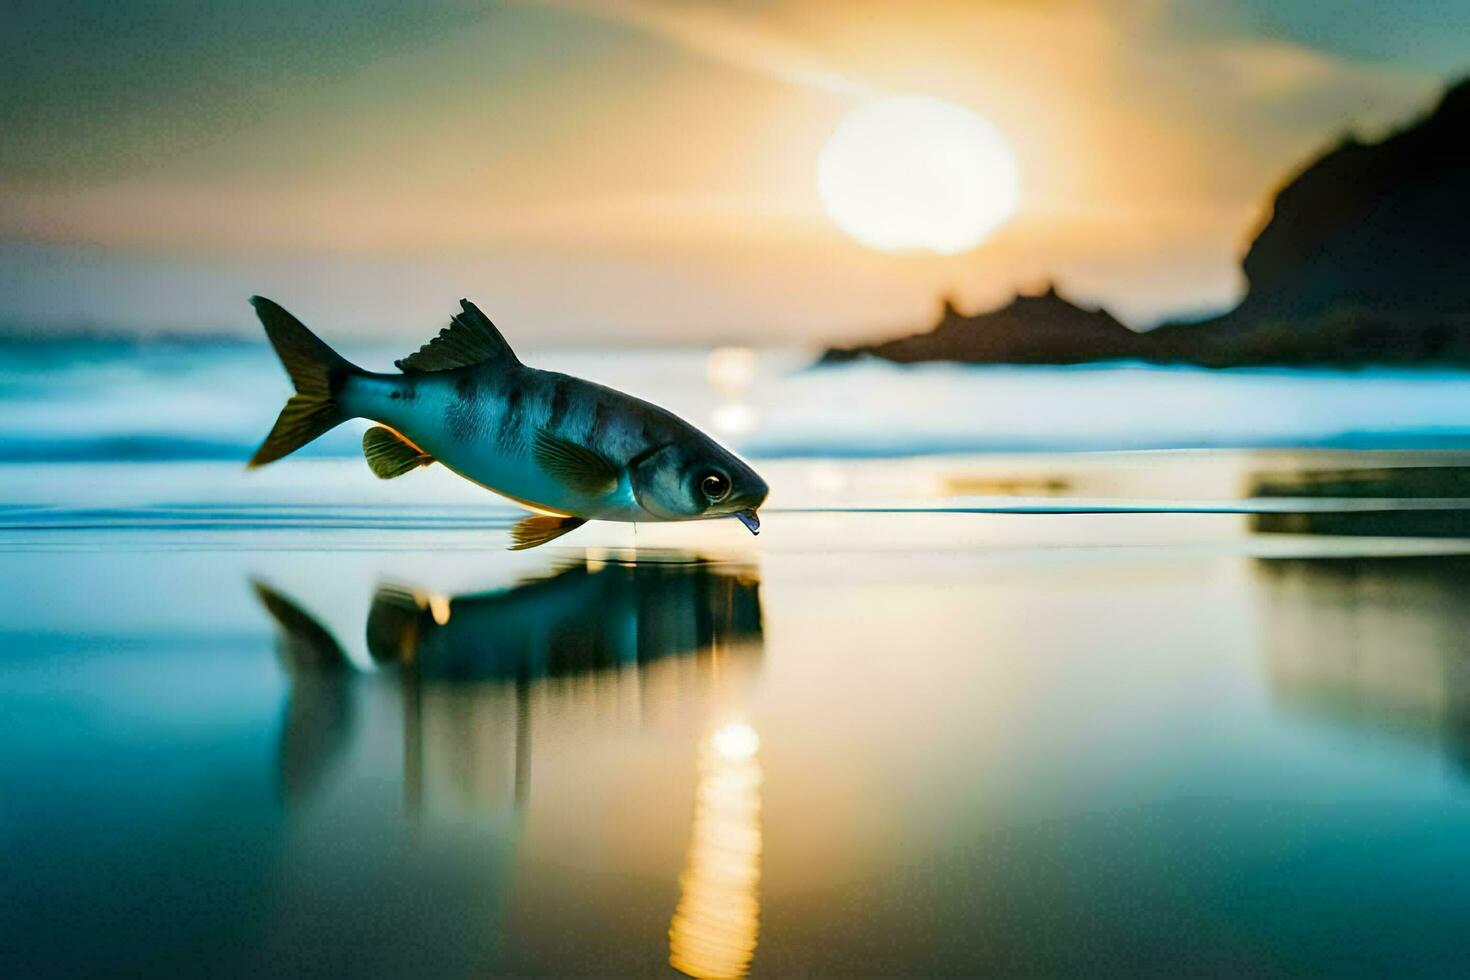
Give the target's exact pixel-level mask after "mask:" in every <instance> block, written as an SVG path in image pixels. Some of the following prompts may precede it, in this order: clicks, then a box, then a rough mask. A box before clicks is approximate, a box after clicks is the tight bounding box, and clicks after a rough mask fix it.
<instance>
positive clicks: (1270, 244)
mask: <svg viewBox="0 0 1470 980" xmlns="http://www.w3.org/2000/svg"><path fill="white" fill-rule="evenodd" d="M1241 265H1242V270H1243V272H1244V274H1245V278H1246V282H1247V283H1248V288H1247V291H1246V294H1245V297H1244V298H1243V299H1242V300H1241V302H1240V305H1238V306H1237V307H1236V308H1235V309H1233V310H1231V311H1230V312H1228V313H1225V314H1223V315H1221V316H1217V317H1214V318H1212V319H1208V320H1202V321H1198V322H1192V323H1172V324H1165V325H1163V326H1160V327H1156V328H1155V329H1153V330H1149V331H1147V332H1136V331H1134V330H1131V329H1129V328H1128V327H1126V326H1124V325H1123V324H1122V323H1120V322H1119V321H1118V320H1117V319H1115V318H1114V317H1113V316H1112V315H1111V314H1109V313H1108V312H1107V311H1105V310H1088V309H1084V308H1082V307H1079V306H1077V305H1075V304H1074V303H1071V302H1069V301H1068V300H1067V299H1065V298H1063V297H1062V296H1060V295H1059V294H1058V293H1057V292H1056V290H1055V288H1054V287H1053V288H1048V289H1047V290H1046V291H1045V292H1044V293H1041V294H1040V295H1018V296H1017V297H1016V298H1015V299H1013V300H1012V301H1011V302H1010V303H1009V304H1008V305H1006V306H1003V307H1001V308H999V309H995V310H991V311H988V312H985V313H979V314H975V315H970V316H967V315H965V314H962V313H960V312H959V311H958V310H956V309H955V308H954V306H953V304H952V303H950V302H949V301H946V302H945V305H944V313H943V316H942V317H941V319H940V321H939V323H938V324H937V325H936V326H935V327H934V328H933V329H932V330H930V331H929V332H927V333H921V334H915V335H912V336H905V337H899V338H896V339H893V340H887V341H883V342H880V343H874V344H867V345H860V346H856V347H846V348H843V347H834V348H832V349H830V350H828V351H827V352H826V353H825V354H823V355H822V358H821V363H825V364H832V363H840V362H844V361H849V360H853V359H855V358H858V357H861V356H865V355H866V356H872V357H878V358H882V359H885V360H889V361H897V362H900V363H909V362H915V361H959V362H967V363H976V364H1076V363H1081V362H1087V361H1103V360H1118V359H1136V360H1144V361H1154V362H1159V363H1187V364H1198V365H1204V366H1208V367H1233V366H1247V365H1271V364H1280V365H1358V364H1461V365H1463V364H1470V79H1465V80H1462V81H1461V82H1459V83H1457V84H1456V85H1454V86H1452V87H1451V88H1450V89H1448V90H1447V91H1446V93H1445V94H1444V97H1443V98H1442V99H1441V100H1440V103H1439V105H1438V106H1437V107H1436V108H1435V109H1434V110H1433V111H1432V112H1430V113H1429V114H1428V115H1426V116H1424V117H1423V118H1421V119H1419V120H1417V121H1415V122H1413V123H1411V124H1410V125H1408V126H1407V127H1405V128H1404V129H1401V130H1399V131H1398V132H1395V133H1393V134H1392V135H1390V136H1388V137H1386V138H1385V139H1383V140H1381V141H1380V142H1377V143H1364V142H1361V141H1360V140H1359V139H1357V138H1356V137H1353V136H1348V137H1346V138H1344V139H1343V140H1341V141H1340V142H1339V143H1338V144H1337V145H1336V146H1335V147H1333V148H1332V149H1331V150H1329V151H1328V152H1327V153H1326V154H1324V155H1323V156H1321V157H1320V158H1318V159H1317V160H1315V161H1313V162H1312V163H1310V164H1309V165H1308V166H1307V167H1306V168H1305V169H1303V170H1302V171H1301V172H1300V173H1299V174H1297V175H1296V176H1295V177H1293V178H1291V179H1290V180H1289V181H1287V183H1286V184H1285V186H1283V187H1282V188H1281V190H1280V191H1278V192H1277V194H1276V199H1275V201H1274V202H1273V205H1272V210H1271V217H1270V220H1269V221H1267V223H1266V224H1265V226H1264V227H1263V228H1262V229H1261V231H1260V233H1259V234H1258V235H1257V236H1256V238H1255V240H1254V241H1253V242H1252V243H1251V245H1250V248H1249V249H1248V250H1247V252H1246V254H1245V258H1244V259H1243V261H1242V263H1241Z"/></svg>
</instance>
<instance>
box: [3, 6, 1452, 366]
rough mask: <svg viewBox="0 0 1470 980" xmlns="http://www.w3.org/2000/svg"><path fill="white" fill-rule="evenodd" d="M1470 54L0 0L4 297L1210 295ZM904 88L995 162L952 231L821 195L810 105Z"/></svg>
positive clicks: (813, 340) (1109, 28) (728, 332)
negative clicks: (1005, 154) (910, 226)
mask: <svg viewBox="0 0 1470 980" xmlns="http://www.w3.org/2000/svg"><path fill="white" fill-rule="evenodd" d="M1467 72H1470V3H1466V2H1465V0H1395V2H1394V3H1392V4H1386V3H1383V2H1381V0H1337V2H1335V3H1322V2H1312V0H1298V2H1293V0H969V2H954V0H949V2H939V0H903V2H897V0H893V2H877V0H787V2H775V0H725V2H719V3H715V2H705V0H514V2H499V3H475V2H469V0H455V2H437V0H426V2H420V3H413V4H408V3H390V2H385V0H352V2H348V0H319V2H317V3H315V4H312V5H309V8H308V6H307V5H301V4H298V3H295V2H288V0H260V2H255V3H248V4H247V3H211V4H199V3H194V2H189V0H159V2H116V0H113V2H106V0H52V2H48V3H45V4H38V3H31V2H26V0H0V131H3V132H4V133H5V137H4V138H3V139H0V324H5V325H9V326H11V327H12V328H21V329H25V330H30V331H42V332H66V331H71V330H77V329H106V330H123V331H136V332H140V333H143V334H151V333H157V332H161V331H171V332H173V331H189V332H193V331H201V332H224V333H244V332H246V331H249V330H253V327H252V323H253V321H252V318H251V313H250V309H249V307H248V306H247V305H246V298H247V297H248V296H250V295H251V294H254V293H261V294H265V295H269V296H271V297H273V298H275V299H277V300H279V301H280V302H282V303H283V304H285V305H286V306H288V307H289V308H291V309H293V310H294V311H295V312H297V314H298V315H299V316H301V318H302V319H303V320H305V321H306V322H307V323H309V324H312V325H313V326H316V327H318V328H319V329H320V330H321V332H323V333H332V334H341V333H347V334H351V335H352V336H354V337H361V338H363V339H373V340H378V339H381V340H388V339H392V340H398V339H402V340H404V341H405V342H406V343H409V344H410V345H411V346H412V345H416V344H417V343H419V342H421V341H422V340H423V339H425V338H426V337H427V336H430V335H432V334H433V333H434V332H435V331H437V329H438V327H439V326H440V325H441V324H442V322H443V321H445V320H446V318H447V316H448V315H449V313H451V312H452V311H453V310H454V309H455V308H456V305H457V300H458V299H459V298H460V297H461V296H468V297H471V298H473V299H475V300H476V301H477V302H478V303H479V304H480V305H481V306H482V307H483V308H484V309H485V310H486V311H487V312H488V313H490V315H491V316H492V318H494V319H495V320H496V321H497V322H498V323H499V324H500V325H501V327H502V329H504V330H505V331H506V333H507V335H508V336H510V337H511V338H512V342H513V343H519V344H524V345H526V346H555V345H564V344H565V345H570V344H623V343H629V344H707V343H731V342H737V343H755V344H807V345H816V344H820V343H823V342H826V341H850V340H854V339H858V338H864V337H871V336H875V335H883V334H886V333H891V332H893V331H895V330H909V329H918V328H921V327H923V326H925V325H926V324H927V322H928V321H930V320H931V319H932V317H933V316H934V313H935V311H936V309H937V307H938V302H939V298H940V297H941V296H942V295H952V296H954V297H956V299H957V300H958V302H959V305H960V306H961V307H962V308H969V309H979V308H983V307H986V306H990V305H994V304H996V303H998V302H1000V301H1002V300H1004V299H1006V298H1008V297H1009V296H1010V295H1011V294H1012V293H1013V292H1014V291H1015V290H1017V289H1023V290H1034V289H1036V288H1039V287H1040V286H1041V285H1043V284H1044V283H1046V282H1048V281H1055V282H1056V283H1057V284H1058V285H1059V287H1060V288H1061V289H1062V291H1063V292H1064V293H1065V294H1068V295H1070V296H1072V297H1074V298H1076V299H1078V300H1079V301H1082V302H1085V303H1088V304H1102V305H1105V306H1106V307H1107V308H1109V309H1111V310H1112V311H1113V312H1115V313H1116V314H1117V315H1119V316H1120V317H1121V318H1123V319H1124V320H1125V321H1126V322H1129V323H1131V324H1133V325H1135V326H1139V327H1144V326H1148V325H1151V324H1154V323H1157V322H1159V321H1160V320H1162V319H1166V318H1170V317H1183V316H1190V315H1195V314H1201V313H1204V312H1208V311H1212V310H1216V309H1220V308H1223V307H1226V306H1229V305H1230V304H1231V303H1233V302H1234V300H1235V299H1236V298H1237V297H1238V295H1239V293H1240V290H1241V288H1242V282H1241V280H1240V277H1239V272H1238V262H1239V257H1240V254H1241V253H1242V251H1243V249H1244V247H1245V245H1246V244H1247V243H1248V241H1249V239H1250V236H1251V234H1252V232H1253V230H1254V229H1255V228H1256V227H1258V226H1259V225H1260V223H1261V222H1262V221H1263V220H1264V217H1265V216H1266V214H1267V211H1266V209H1267V207H1268V203H1269V198H1270V194H1271V191H1272V190H1273V188H1275V187H1277V186H1279V185H1280V184H1281V182H1282V181H1283V180H1285V179H1287V178H1288V177H1289V176H1290V175H1291V174H1292V173H1293V172H1294V171H1295V170H1297V169H1299V168H1300V167H1301V166H1303V165H1304V164H1305V163H1306V162H1308V161H1309V160H1310V159H1311V158H1312V156H1313V155H1314V154H1316V153H1319V152H1321V151H1322V150H1323V149H1324V148H1326V147H1327V146H1329V145H1331V143H1332V142H1333V141H1334V140H1336V139H1337V138H1339V137H1340V136H1341V135H1342V134H1344V133H1346V132H1349V131H1356V132H1359V133H1362V134H1365V135H1369V136H1372V135H1373V134H1376V133H1382V132H1384V131H1386V130H1387V129H1389V128H1391V127H1392V126H1394V125H1397V124H1402V123H1403V122H1406V121H1408V120H1410V119H1412V118H1413V117H1414V116H1416V115H1418V114H1420V113H1422V112H1424V111H1426V110H1427V109H1428V108H1430V107H1431V106H1432V105H1433V102H1434V100H1435V99H1436V97H1437V95H1438V93H1439V92H1440V91H1441V90H1442V89H1443V87H1444V85H1445V84H1446V82H1449V81H1453V80H1455V79H1457V78H1459V77H1461V75H1462V74H1464V73H1467ZM891 95H926V96H933V97H937V98H942V99H946V100H950V101H952V102H954V103H957V104H959V105H962V106H964V107H967V108H968V109H970V110H972V111H974V112H976V113H978V114H979V115H981V116H982V117H984V118H985V119H987V120H988V121H989V122H990V123H991V124H992V125H993V126H994V128H995V129H996V130H997V131H998V132H999V133H1000V134H1001V135H1002V137H1003V138H1004V140H1005V142H1006V143H1007V144H1009V146H1010V147H1011V150H1012V152H1013V153H1014V155H1015V157H1016V161H1017V165H1018V171H1019V183H1020V201H1019V206H1018V209H1017V211H1016V213H1015V214H1014V216H1013V217H1012V218H1011V219H1010V220H1009V221H1008V222H1007V223H1006V224H1004V225H1003V226H1002V227H1001V228H1000V229H999V230H998V231H997V232H996V233H995V234H994V235H992V236H991V237H990V238H989V239H988V240H986V241H985V242H984V243H982V244H981V245H979V246H978V247H976V248H974V249H972V250H969V251H966V252H964V253H962V254H958V255H935V254H927V253H903V254H891V253H885V252H881V251H876V250H874V249H872V248H869V247H867V246H864V245H862V244H859V243H858V242H857V241H854V240H853V239H851V238H849V237H848V236H847V235H846V234H845V233H844V232H843V231H842V230H841V229H840V228H839V227H838V226H837V225H836V224H834V222H833V221H832V220H831V219H830V218H829V217H828V215H827V214H826V213H825V212H824V210H823V208H822V203H821V201H820V199H819V195H818V192H817V187H816V176H815V175H816V169H817V159H818V155H819V153H820V152H821V149H822V147H823V145H824V143H825V142H826V141H827V139H828V138H829V137H830V136H831V134H832V133H833V131H834V130H835V129H836V127H837V126H838V124H839V123H840V122H841V121H842V119H843V118H844V116H845V115H846V114H847V113H849V112H851V111H852V110H853V109H854V108H856V107H858V106H860V105H863V104H864V103H866V102H869V101H871V100H873V99H877V98H882V97H885V96H891Z"/></svg>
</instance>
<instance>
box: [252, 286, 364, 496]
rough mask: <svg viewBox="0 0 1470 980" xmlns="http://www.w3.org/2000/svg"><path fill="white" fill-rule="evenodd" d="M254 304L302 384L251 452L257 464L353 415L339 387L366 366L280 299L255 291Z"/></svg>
mask: <svg viewBox="0 0 1470 980" xmlns="http://www.w3.org/2000/svg"><path fill="white" fill-rule="evenodd" d="M250 305H251V306H254V307H255V314H256V316H258V317H260V322H261V325H262V326H264V327H265V335H266V337H267V338H269V340H270V342H271V346H272V347H274V348H275V351H276V356H277V357H279V358H280V359H281V366H282V367H284V368H285V369H286V373H287V374H289V375H290V376H291V383H292V384H293V385H295V386H296V394H294V395H292V396H291V397H290V399H288V400H287V402H286V407H285V408H283V409H281V414H280V415H279V416H278V417H277V418H276V424H275V425H274V426H272V428H271V431H270V434H269V435H267V436H266V437H265V442H263V443H261V444H260V448H259V449H257V450H256V451H255V455H254V456H252V457H251V458H250V462H249V463H248V464H247V465H248V466H249V468H251V469H254V468H255V467H257V466H264V465H265V464H266V463H273V462H275V461H276V460H278V459H280V458H281V457H282V456H287V455H289V454H291V453H294V452H295V451H296V450H298V449H300V448H301V447H302V446H304V445H306V444H307V443H308V442H311V441H312V440H313V439H315V438H317V437H318V436H320V435H322V434H323V433H325V432H327V431H329V430H331V429H333V428H335V427H336V426H338V425H340V424H341V423H343V422H345V421H347V419H348V418H349V417H350V416H348V415H347V413H346V412H344V411H343V410H342V408H341V407H340V406H339V405H338V404H337V400H336V396H337V392H339V391H340V390H341V388H342V385H343V383H344V382H345V381H346V380H347V379H348V378H350V377H352V376H354V375H359V374H362V373H363V371H362V369H360V368H358V367H355V366H354V365H352V364H351V363H349V362H348V361H347V360H346V359H345V358H343V357H342V356H341V355H339V354H338V353H337V352H336V351H334V350H332V348H330V347H328V346H327V345H326V343H324V342H323V341H322V340H321V338H319V337H317V335H316V334H314V333H312V332H311V331H310V330H308V329H306V325H305V324H303V323H302V322H301V321H300V320H298V319H296V318H295V317H294V316H292V315H291V314H290V313H287V312H286V310H285V309H283V308H282V307H281V306H280V305H279V304H277V303H274V302H272V301H271V300H268V299H266V298H265V297H264V296H252V297H251V298H250Z"/></svg>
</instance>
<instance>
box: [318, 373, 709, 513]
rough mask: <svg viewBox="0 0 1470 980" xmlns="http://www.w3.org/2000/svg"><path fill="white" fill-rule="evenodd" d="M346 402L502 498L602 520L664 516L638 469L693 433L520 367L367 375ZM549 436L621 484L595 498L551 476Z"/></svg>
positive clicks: (592, 389) (577, 384) (603, 391)
mask: <svg viewBox="0 0 1470 980" xmlns="http://www.w3.org/2000/svg"><path fill="white" fill-rule="evenodd" d="M339 400H340V401H341V403H342V404H343V406H344V407H345V408H347V410H348V411H350V412H351V413H352V414H353V415H356V416H358V417H361V418H367V419H372V420H373V421H376V422H381V423H382V424H384V425H387V426H390V427H392V428H393V429H395V430H396V431H398V432H400V433H402V434H403V435H404V436H406V437H408V439H409V440H410V441H412V442H413V443H414V444H415V445H417V446H419V447H421V448H422V449H423V450H424V451H425V452H426V453H428V454H429V455H430V456H433V457H434V459H435V460H437V461H438V462H440V463H442V464H443V465H444V466H446V467H448V468H449V469H451V470H453V471H454V472H455V473H458V474H459V475H460V476H462V477H464V478H466V479H468V480H471V481H473V482H475V483H478V484H480V485H481V486H483V487H486V488H487V489H490V490H494V491H495V492H496V493H499V494H501V495H502V496H506V497H509V498H511V499H513V500H516V501H517V502H519V503H522V504H524V505H525V506H527V507H529V508H531V509H534V510H536V511H538V512H542V513H546V514H552V515H556V516H572V517H581V518H585V519H596V520H604V521H649V520H658V519H660V518H656V517H654V516H653V515H652V514H650V513H649V512H648V511H647V510H645V509H644V508H643V507H642V506H640V505H639V503H638V500H637V498H636V497H635V495H634V493H633V486H632V480H631V477H630V464H631V463H632V462H633V461H634V460H636V459H637V458H638V457H639V456H641V455H642V454H644V453H646V452H647V451H648V450H649V449H650V448H653V447H657V446H662V445H665V444H667V443H669V442H672V441H674V440H675V439H677V438H679V437H680V436H681V435H682V434H684V433H682V432H681V428H685V427H686V426H685V423H683V422H682V421H681V420H679V419H678V418H677V417H675V416H673V415H671V414H670V413H668V412H666V411H664V410H663V409H661V408H659V407H657V406H656V405H651V404H649V403H648V402H645V401H643V400H641V399H639V398H635V397H633V396H632V395H627V394H624V393H623V392H620V391H616V390H614V389H612V388H607V387H605V386H603V385H599V384H595V383H593V382H590V381H583V380H582V379H580V378H573V377H570V376H568V375H565V374H559V373H557V372H554V371H542V370H539V369H537V368H532V367H526V366H525V365H521V364H516V365H511V366H507V367H500V366H483V365H481V366H475V367H468V368H460V369H459V370H456V371H446V372H438V373H435V374H428V375H385V374H373V375H365V376H361V377H355V378H352V379H350V380H349V381H348V383H347V385H346V386H345V387H344V389H343V391H342V394H341V395H340V396H339ZM541 432H545V433H550V434H551V435H553V436H555V437H556V438H559V439H563V440H566V441H568V442H572V443H576V444H578V445H582V446H586V447H587V448H589V449H591V450H592V451H593V452H595V453H597V454H598V455H600V456H602V457H603V458H604V459H606V460H608V461H609V462H610V463H612V464H613V466H614V467H615V468H616V469H617V471H618V473H619V479H618V480H617V482H616V484H615V485H614V487H613V488H612V489H610V490H608V491H606V492H603V493H597V494H594V493H588V492H586V491H584V490H581V489H579V488H576V487H571V486H568V485H566V484H565V483H563V482H561V481H559V480H557V479H556V478H555V477H553V476H552V475H550V474H548V473H547V472H546V470H545V469H543V468H542V467H541V466H540V465H538V463H537V462H536V459H535V455H534V448H535V439H536V436H537V434H538V433H541ZM710 516H723V515H710Z"/></svg>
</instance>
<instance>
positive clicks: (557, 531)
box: [510, 514, 587, 551]
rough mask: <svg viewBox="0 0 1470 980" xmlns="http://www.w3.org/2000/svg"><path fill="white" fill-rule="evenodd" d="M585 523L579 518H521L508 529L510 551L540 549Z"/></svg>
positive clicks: (542, 515)
mask: <svg viewBox="0 0 1470 980" xmlns="http://www.w3.org/2000/svg"><path fill="white" fill-rule="evenodd" d="M586 523H587V522H586V521H584V520H582V518H580V517H548V516H547V515H545V514H536V515H534V516H531V517H526V518H522V519H521V520H520V521H518V522H516V525H515V527H513V528H511V529H510V540H511V545H510V550H511V551H525V550H526V549H528V548H537V547H540V546H541V545H543V544H545V543H546V542H548V541H555V540H556V539H557V538H559V537H561V536H562V535H563V534H566V533H567V532H568V531H575V530H576V529H577V528H579V527H581V526H582V525H583V524H586Z"/></svg>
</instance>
